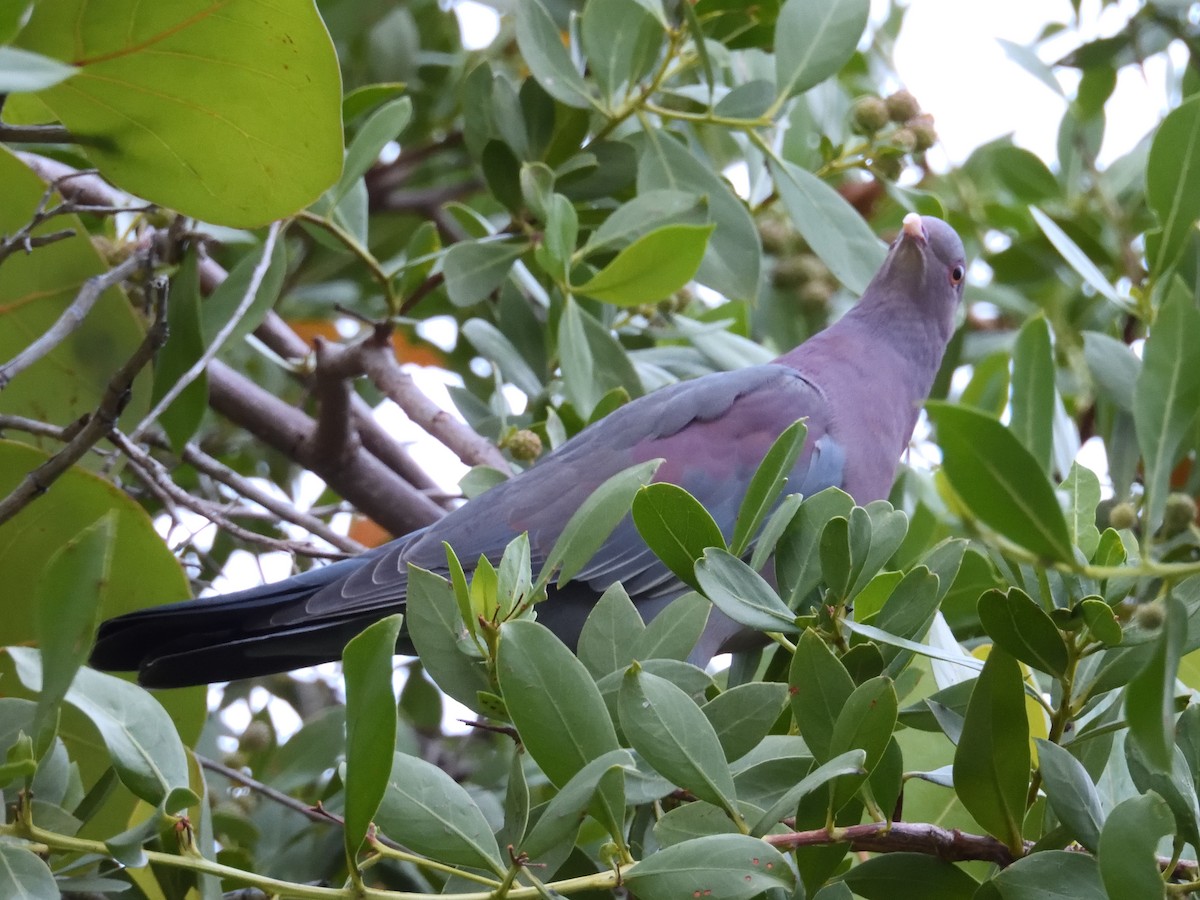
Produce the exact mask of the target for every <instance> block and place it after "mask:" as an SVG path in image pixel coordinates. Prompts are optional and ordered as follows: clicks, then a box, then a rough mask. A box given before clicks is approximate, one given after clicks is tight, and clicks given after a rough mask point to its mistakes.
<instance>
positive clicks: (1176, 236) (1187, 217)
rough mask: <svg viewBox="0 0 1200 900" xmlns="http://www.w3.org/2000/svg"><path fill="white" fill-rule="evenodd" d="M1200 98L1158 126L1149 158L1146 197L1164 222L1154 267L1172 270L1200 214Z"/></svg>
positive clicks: (1152, 260) (1152, 258)
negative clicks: (1199, 162)
mask: <svg viewBox="0 0 1200 900" xmlns="http://www.w3.org/2000/svg"><path fill="white" fill-rule="evenodd" d="M1198 161H1200V97H1190V98H1188V99H1187V100H1185V101H1184V102H1183V103H1181V104H1179V106H1177V107H1176V108H1175V109H1173V110H1171V112H1170V113H1168V114H1167V117H1166V118H1165V119H1163V120H1162V124H1160V125H1159V126H1158V131H1157V132H1156V133H1155V135H1154V140H1153V142H1152V143H1151V144H1150V155H1149V156H1148V157H1147V159H1146V202H1147V204H1148V205H1149V206H1150V208H1151V209H1152V210H1154V213H1155V215H1156V216H1158V221H1159V223H1160V224H1161V226H1162V232H1161V235H1160V237H1159V239H1158V241H1157V242H1156V246H1155V247H1153V249H1152V248H1151V247H1148V248H1147V250H1148V251H1150V252H1148V253H1147V256H1148V257H1149V259H1148V261H1149V263H1150V271H1151V272H1153V273H1154V274H1155V275H1161V274H1163V273H1164V272H1166V271H1167V270H1168V269H1169V268H1170V267H1171V266H1172V265H1174V264H1175V262H1176V260H1178V259H1179V256H1180V254H1181V253H1182V252H1183V248H1184V246H1185V245H1186V244H1187V241H1188V239H1189V236H1190V234H1191V232H1192V228H1193V226H1194V225H1195V222H1196V219H1197V217H1200V166H1197V162H1198Z"/></svg>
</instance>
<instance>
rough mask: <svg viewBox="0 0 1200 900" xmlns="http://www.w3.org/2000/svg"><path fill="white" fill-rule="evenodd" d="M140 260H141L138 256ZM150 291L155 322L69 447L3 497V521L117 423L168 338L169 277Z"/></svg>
mask: <svg viewBox="0 0 1200 900" xmlns="http://www.w3.org/2000/svg"><path fill="white" fill-rule="evenodd" d="M131 259H132V258H131ZM138 262H139V263H140V262H142V260H140V259H139V260H138ZM113 271H116V270H113ZM110 274H111V273H110ZM151 294H152V295H153V298H154V322H153V324H152V325H151V326H150V328H149V329H147V331H146V335H145V337H144V338H142V342H141V343H140V344H138V346H137V349H136V350H134V351H133V354H132V355H131V356H130V357H129V359H127V360H126V361H125V364H124V365H123V366H121V368H119V369H118V370H117V371H116V373H115V374H114V375H113V376H112V378H111V379H109V382H108V384H107V385H106V386H105V388H104V396H103V397H101V399H100V403H99V405H98V406H97V407H96V411H95V412H93V413H91V414H90V415H89V416H88V417H87V421H86V422H84V424H83V425H82V426H81V427H80V428H79V430H78V432H77V433H76V434H75V435H74V436H73V437H72V438H71V440H70V441H68V442H67V444H66V446H64V447H63V448H62V449H61V450H59V451H58V452H57V453H55V454H54V455H53V456H51V457H50V458H49V459H48V460H46V461H45V462H44V463H42V464H41V465H40V466H38V467H37V468H36V469H34V470H33V471H32V472H30V473H28V474H27V475H26V476H25V477H24V478H23V479H21V482H20V483H19V484H18V485H17V486H16V487H15V488H13V490H12V492H11V493H10V494H9V495H8V496H7V497H5V498H4V499H3V500H0V524H3V523H4V522H7V521H8V520H9V519H11V518H12V517H13V516H15V515H16V514H17V513H18V512H20V511H21V510H22V509H23V508H24V507H25V506H26V505H28V504H29V503H30V501H32V500H33V499H34V498H35V497H37V496H39V495H41V494H44V493H45V492H46V491H47V490H48V489H49V488H50V485H51V484H53V483H54V481H55V480H56V479H57V478H58V477H59V476H60V475H62V474H63V473H64V472H66V471H67V470H68V469H69V468H71V466H73V465H74V464H75V463H76V462H78V461H79V460H80V459H81V458H82V457H83V455H84V454H85V453H87V452H88V450H89V449H91V448H92V447H93V446H94V445H95V444H96V443H97V442H98V441H100V440H101V439H102V438H103V437H104V436H105V435H106V434H107V433H108V432H109V430H110V429H111V428H112V427H113V426H114V425H115V424H116V421H117V419H118V418H119V417H120V415H121V410H122V409H124V408H125V404H126V403H128V402H129V394H130V391H131V389H132V387H133V379H134V378H135V377H136V376H137V374H138V373H139V372H140V371H141V370H142V369H143V368H145V367H146V366H147V365H148V364H149V363H150V360H152V359H153V358H154V354H155V353H157V352H158V350H159V349H160V348H161V347H162V346H163V344H165V343H166V340H167V318H166V314H165V311H166V303H167V282H166V279H156V280H155V281H153V282H152V283H151Z"/></svg>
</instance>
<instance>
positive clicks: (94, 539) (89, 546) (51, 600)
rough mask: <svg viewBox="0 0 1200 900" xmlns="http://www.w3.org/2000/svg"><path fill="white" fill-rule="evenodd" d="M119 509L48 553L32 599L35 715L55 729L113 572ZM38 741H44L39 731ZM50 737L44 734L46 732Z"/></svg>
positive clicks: (90, 637) (93, 629)
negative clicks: (37, 676) (36, 650)
mask: <svg viewBox="0 0 1200 900" xmlns="http://www.w3.org/2000/svg"><path fill="white" fill-rule="evenodd" d="M116 529H117V512H116V510H110V511H109V512H108V513H106V514H105V515H104V516H102V517H101V518H99V519H97V520H96V521H95V522H92V523H91V524H90V525H88V526H87V527H85V528H84V529H83V530H81V531H80V532H79V533H78V534H77V535H76V536H75V537H73V538H72V539H71V540H70V541H68V542H67V543H66V544H64V545H63V546H62V548H61V549H60V550H59V551H58V552H57V553H55V554H54V555H53V556H52V557H50V561H49V562H48V563H47V564H46V569H45V572H44V574H43V575H42V578H41V580H40V581H39V583H38V593H37V596H36V597H35V598H34V608H35V609H36V610H37V624H38V646H39V647H40V648H41V651H42V689H41V693H40V694H39V695H38V706H39V710H38V719H39V721H40V722H41V724H42V727H45V726H46V725H50V726H51V727H52V728H53V725H54V722H55V721H56V719H57V712H58V704H59V703H60V702H61V701H62V699H63V697H65V696H66V695H67V691H68V690H69V689H70V687H71V682H72V681H73V680H74V679H75V674H76V673H77V672H78V671H79V667H80V666H81V665H83V663H84V661H85V660H86V659H87V656H88V650H89V649H90V648H91V644H92V639H93V637H94V636H95V630H96V620H97V618H98V613H99V612H100V607H101V605H102V604H103V603H104V601H105V599H106V594H107V592H108V585H109V575H110V572H111V571H112V557H113V544H114V540H115V535H116ZM37 737H38V743H39V744H41V745H43V746H44V742H43V740H42V737H41V735H40V734H39V735H37ZM47 737H48V735H47Z"/></svg>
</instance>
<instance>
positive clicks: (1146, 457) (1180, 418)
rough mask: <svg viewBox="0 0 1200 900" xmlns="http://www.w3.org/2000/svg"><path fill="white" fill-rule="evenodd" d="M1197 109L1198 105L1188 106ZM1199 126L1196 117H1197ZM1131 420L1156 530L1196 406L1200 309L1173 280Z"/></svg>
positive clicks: (1149, 519)
mask: <svg viewBox="0 0 1200 900" xmlns="http://www.w3.org/2000/svg"><path fill="white" fill-rule="evenodd" d="M1190 105H1191V106H1193V107H1195V108H1196V109H1197V110H1198V111H1200V105H1197V104H1196V103H1192V104H1190ZM1196 121H1197V124H1200V118H1197V120H1196ZM1142 361H1143V364H1142V372H1141V374H1140V375H1139V376H1138V380H1137V387H1136V389H1135V393H1134V407H1133V420H1134V423H1135V425H1136V426H1137V438H1138V446H1139V447H1140V448H1141V451H1142V460H1143V462H1144V463H1145V467H1146V479H1145V483H1146V498H1145V500H1144V510H1145V512H1144V517H1143V522H1144V523H1145V527H1148V528H1149V529H1150V530H1154V529H1157V528H1158V525H1159V524H1160V522H1161V520H1162V512H1163V508H1164V507H1165V506H1166V503H1167V491H1168V489H1169V482H1170V478H1171V470H1172V468H1174V466H1175V461H1176V459H1177V458H1178V456H1179V451H1180V443H1181V442H1182V441H1183V439H1184V436H1185V435H1186V434H1187V433H1188V429H1189V428H1190V427H1191V425H1192V423H1193V422H1194V421H1195V420H1196V410H1197V409H1200V310H1198V309H1197V308H1196V303H1195V301H1194V300H1193V299H1192V296H1191V291H1189V290H1187V289H1186V288H1184V287H1183V285H1182V283H1181V282H1179V281H1178V280H1177V281H1175V282H1174V283H1173V284H1172V285H1171V289H1170V291H1169V292H1168V294H1167V298H1166V300H1164V301H1163V304H1162V306H1161V307H1160V308H1159V310H1158V315H1157V316H1156V317H1155V320H1154V326H1153V327H1152V328H1151V329H1150V336H1149V337H1148V338H1146V346H1145V349H1144V350H1143V351H1142Z"/></svg>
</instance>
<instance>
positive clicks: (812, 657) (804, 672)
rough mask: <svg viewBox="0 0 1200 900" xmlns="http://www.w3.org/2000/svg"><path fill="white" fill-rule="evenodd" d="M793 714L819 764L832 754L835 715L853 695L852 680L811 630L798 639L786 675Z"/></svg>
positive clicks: (826, 645)
mask: <svg viewBox="0 0 1200 900" xmlns="http://www.w3.org/2000/svg"><path fill="white" fill-rule="evenodd" d="M788 686H789V688H790V689H791V693H790V695H789V696H790V700H791V704H792V715H793V716H795V718H796V726H797V728H799V730H800V735H801V737H803V738H804V742H805V743H806V744H808V748H809V749H810V750H811V751H812V753H813V756H814V757H815V758H816V759H817V761H818V762H825V761H827V760H828V759H830V758H831V757H832V756H833V755H835V754H833V753H832V752H831V748H832V742H833V732H834V727H835V723H836V722H837V720H838V715H839V714H840V713H841V711H842V709H843V708H844V707H845V705H846V703H847V701H848V700H849V699H850V695H851V694H853V693H854V689H855V685H854V680H853V679H852V678H851V677H850V673H848V672H847V671H846V667H845V666H843V665H842V663H841V661H840V660H839V659H838V658H837V657H836V656H834V655H833V651H832V650H831V649H830V648H829V645H828V644H826V643H825V641H823V640H822V639H821V638H820V636H818V635H817V633H816V632H815V631H813V630H812V629H808V630H806V631H805V632H804V634H802V635H801V636H800V640H799V641H798V642H797V644H796V652H795V654H794V655H793V656H792V665H791V669H790V671H789V674H788Z"/></svg>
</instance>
